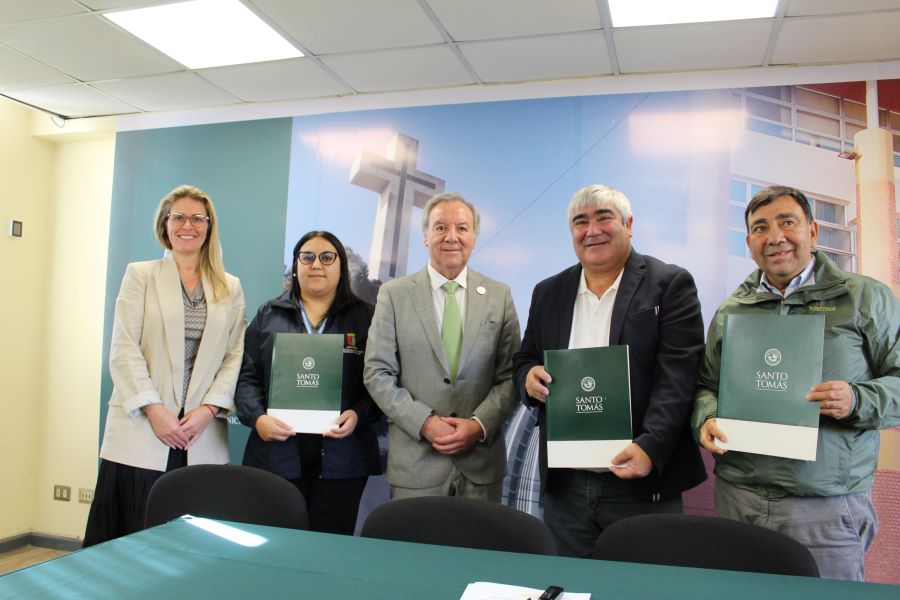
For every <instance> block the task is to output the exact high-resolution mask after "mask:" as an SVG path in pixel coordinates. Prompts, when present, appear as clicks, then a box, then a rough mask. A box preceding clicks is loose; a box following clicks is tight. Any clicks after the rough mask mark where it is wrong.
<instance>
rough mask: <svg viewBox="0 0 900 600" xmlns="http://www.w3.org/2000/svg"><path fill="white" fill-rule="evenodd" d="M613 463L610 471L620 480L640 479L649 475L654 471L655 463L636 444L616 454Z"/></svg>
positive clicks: (632, 443)
mask: <svg viewBox="0 0 900 600" xmlns="http://www.w3.org/2000/svg"><path fill="white" fill-rule="evenodd" d="M612 463H613V464H612V466H610V467H609V470H610V472H611V473H612V474H613V475H615V476H616V477H618V478H619V479H640V478H641V477H646V476H647V475H649V474H650V471H651V470H652V469H653V461H651V460H650V457H649V456H647V453H646V452H644V449H643V448H641V447H640V446H638V445H637V444H635V443H634V442H631V443H630V444H628V445H627V446H625V449H624V450H622V451H621V452H619V453H618V454H616V455H615V456H614V457H613V459H612Z"/></svg>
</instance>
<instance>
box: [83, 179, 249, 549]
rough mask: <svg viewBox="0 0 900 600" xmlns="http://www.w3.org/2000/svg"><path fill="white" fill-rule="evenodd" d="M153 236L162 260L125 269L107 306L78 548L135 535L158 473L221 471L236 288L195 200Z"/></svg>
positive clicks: (230, 405)
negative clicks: (95, 431)
mask: <svg viewBox="0 0 900 600" xmlns="http://www.w3.org/2000/svg"><path fill="white" fill-rule="evenodd" d="M155 231H156V239H157V240H158V241H159V243H160V244H161V245H162V246H163V247H164V248H166V249H167V250H170V251H171V256H169V255H168V253H167V256H166V257H165V258H162V259H160V260H152V261H146V262H137V263H131V264H129V265H128V267H127V269H126V270H125V277H124V278H123V280H122V287H121V288H120V289H119V296H118V297H117V298H116V312H115V317H114V321H113V331H112V342H111V343H110V352H109V370H110V374H111V376H112V381H113V386H114V387H113V392H112V396H111V397H110V399H109V411H108V413H107V415H106V429H105V431H104V434H103V445H102V446H101V448H100V458H101V461H100V470H99V473H98V475H97V486H96V490H95V494H94V501H93V503H92V504H91V510H90V514H89V516H88V523H87V529H86V531H85V536H84V544H83V545H84V547H87V546H90V545H93V544H97V543H100V542H103V541H106V540H110V539H114V538H116V537H120V536H123V535H127V534H129V533H132V532H135V531H139V530H140V529H143V526H144V515H145V506H146V503H147V496H148V494H149V493H150V487H151V486H152V485H153V483H154V482H155V481H156V480H157V479H158V478H159V477H160V476H161V475H162V474H163V473H165V472H166V471H171V470H172V469H176V468H178V467H181V466H185V465H188V464H191V465H194V464H203V463H214V464H225V463H227V462H228V437H227V436H228V433H227V425H228V422H227V420H226V418H227V416H228V413H229V412H230V411H232V410H233V409H234V389H235V385H236V383H237V377H238V373H239V371H240V367H241V358H242V355H243V339H244V329H245V328H246V326H247V317H246V314H245V306H244V294H243V291H242V290H241V284H240V282H239V281H238V279H237V278H236V277H234V276H232V275H229V274H228V273H226V272H225V269H224V267H223V265H222V249H221V245H220V243H219V236H218V223H217V219H216V212H215V210H214V208H213V204H212V200H211V199H210V198H209V196H207V195H206V193H205V192H203V191H202V190H200V189H198V188H195V187H191V186H187V185H182V186H179V187H177V188H175V189H174V190H172V191H171V192H170V193H169V194H168V195H166V197H165V198H163V199H162V201H161V202H160V204H159V207H158V208H157V209H156V217H155Z"/></svg>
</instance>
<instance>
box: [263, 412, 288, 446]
mask: <svg viewBox="0 0 900 600" xmlns="http://www.w3.org/2000/svg"><path fill="white" fill-rule="evenodd" d="M256 433H258V434H259V437H261V438H262V440H263V441H264V442H283V441H284V440H286V439H288V438H289V437H291V436H292V435H294V430H293V429H291V426H290V425H288V424H287V423H285V422H284V421H279V420H278V419H276V418H275V417H271V416H269V415H261V416H260V417H259V418H258V419H256Z"/></svg>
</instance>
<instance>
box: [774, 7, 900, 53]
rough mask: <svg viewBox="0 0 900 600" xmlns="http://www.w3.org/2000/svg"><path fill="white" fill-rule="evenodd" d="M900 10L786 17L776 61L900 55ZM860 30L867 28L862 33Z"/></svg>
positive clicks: (778, 44)
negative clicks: (863, 33)
mask: <svg viewBox="0 0 900 600" xmlns="http://www.w3.org/2000/svg"><path fill="white" fill-rule="evenodd" d="M898 31H900V11H897V12H890V13H875V14H866V15H848V16H840V17H809V18H793V19H785V21H784V24H783V25H782V26H781V32H780V33H779V35H778V41H777V42H776V44H775V52H774V53H773V54H772V63H773V64H815V63H829V62H852V61H862V60H896V59H897V57H900V35H898V34H897V32H898ZM858 32H865V35H860V34H859V33H858Z"/></svg>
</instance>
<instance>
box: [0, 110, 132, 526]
mask: <svg viewBox="0 0 900 600" xmlns="http://www.w3.org/2000/svg"><path fill="white" fill-rule="evenodd" d="M67 125H69V124H67ZM113 126H114V122H103V123H102V124H101V126H99V127H93V128H90V127H88V128H87V130H86V128H85V126H84V124H79V126H78V127H77V128H76V127H69V128H68V130H67V129H66V128H63V129H59V128H57V127H56V126H55V125H53V124H52V123H51V122H50V121H49V118H48V117H46V116H44V115H41V114H39V113H35V112H33V111H31V110H28V109H25V108H22V107H19V106H17V105H15V104H12V103H10V102H6V101H2V102H0V131H2V132H3V135H2V136H0V219H2V220H3V227H4V230H5V228H6V227H7V225H6V223H7V222H8V220H9V219H12V218H15V219H18V220H23V221H24V223H25V225H24V232H25V237H23V238H22V239H10V238H9V237H7V235H6V233H5V231H4V232H3V234H2V237H0V281H3V284H2V285H0V324H2V327H3V329H2V331H3V332H4V333H3V335H0V369H2V371H0V377H2V383H0V391H2V394H3V396H0V410H2V412H3V415H4V417H5V418H4V419H2V420H0V456H3V459H2V461H0V465H2V466H0V490H2V491H0V540H2V539H4V538H7V537H10V536H13V535H17V534H19V533H25V532H29V531H34V532H39V533H48V534H52V535H58V536H64V537H71V538H76V537H78V538H80V537H81V536H82V535H83V533H84V523H85V520H86V518H87V509H88V505H87V504H79V503H78V501H77V496H78V488H79V487H86V488H93V487H94V483H95V478H96V467H97V439H98V418H99V417H98V413H99V403H98V400H99V393H100V392H99V390H100V369H101V367H100V364H101V351H102V335H103V308H104V307H103V301H104V289H105V286H106V254H107V246H108V239H109V213H110V198H111V193H112V172H113V153H114V147H115V146H114V145H115V131H114V128H113ZM10 282H18V283H17V284H16V285H8V284H9V283H10ZM54 484H62V485H68V486H71V488H72V496H73V498H72V500H71V501H70V502H59V501H54V500H53V498H52V493H53V485H54Z"/></svg>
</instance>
